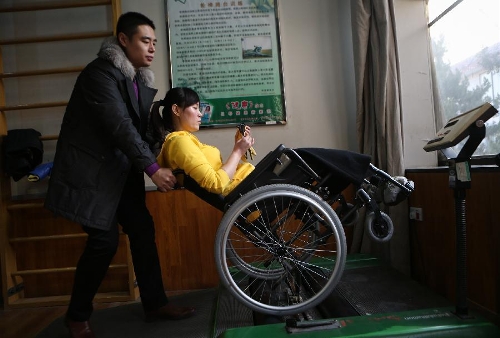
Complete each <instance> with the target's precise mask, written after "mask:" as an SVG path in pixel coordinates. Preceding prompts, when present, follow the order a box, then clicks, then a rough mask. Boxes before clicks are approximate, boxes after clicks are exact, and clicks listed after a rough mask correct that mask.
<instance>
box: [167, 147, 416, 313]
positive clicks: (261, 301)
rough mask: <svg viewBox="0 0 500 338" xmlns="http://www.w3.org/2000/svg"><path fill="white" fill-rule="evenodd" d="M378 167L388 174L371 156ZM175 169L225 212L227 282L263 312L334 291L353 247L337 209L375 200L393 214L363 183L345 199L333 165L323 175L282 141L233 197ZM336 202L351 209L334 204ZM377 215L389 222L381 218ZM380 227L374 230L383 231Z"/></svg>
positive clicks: (220, 265)
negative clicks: (332, 185) (352, 199)
mask: <svg viewBox="0 0 500 338" xmlns="http://www.w3.org/2000/svg"><path fill="white" fill-rule="evenodd" d="M370 168H371V169H372V170H375V173H377V174H379V175H380V174H382V173H383V174H385V173H384V172H383V171H380V173H379V172H377V170H378V169H376V168H375V167H374V166H371V164H370ZM174 173H175V174H176V176H177V178H178V182H179V183H180V185H181V186H182V187H183V188H185V189H188V190H190V191H191V192H193V193H194V194H195V195H197V196H198V197H200V198H201V199H203V200H204V201H206V202H207V203H209V204H211V205H212V206H214V207H216V208H217V209H219V210H221V211H223V212H224V214H223V217H222V219H221V222H220V224H219V227H218V230H217V233H216V240H215V260H216V266H217V269H218V273H219V276H220V278H221V282H222V283H223V285H224V286H225V287H226V288H227V289H228V290H229V292H230V293H232V294H233V296H235V298H236V299H238V300H239V301H241V302H242V303H244V304H245V305H246V306H248V307H249V308H251V309H252V310H254V311H257V312H261V313H266V314H272V315H282V316H284V315H292V314H297V313H300V312H304V311H306V310H307V309H310V308H312V307H314V306H316V305H318V304H319V303H320V302H321V301H323V300H324V299H325V298H326V297H327V296H328V295H329V294H330V293H331V292H332V291H333V289H334V288H335V286H336V285H337V284H338V282H339V281H340V278H341V276H342V273H343V270H344V266H345V260H346V255H347V245H346V238H345V234H344V230H343V226H342V222H341V220H340V219H339V217H338V215H337V212H339V214H342V215H343V219H348V218H350V217H352V214H353V213H354V212H357V211H358V210H359V209H360V208H361V207H363V206H364V205H368V206H369V208H370V209H371V210H375V211H377V210H378V212H379V213H380V214H379V215H380V216H378V217H385V216H384V215H385V214H383V213H381V212H380V210H379V209H378V206H377V204H376V202H375V201H374V199H373V198H371V196H370V195H369V194H368V193H367V192H366V191H365V190H364V189H363V187H362V186H358V188H357V189H358V190H357V194H356V195H357V197H356V200H357V202H356V205H355V206H352V205H351V206H350V205H348V204H346V203H345V201H344V202H343V197H342V195H341V193H340V192H331V191H329V189H328V186H326V184H327V183H328V182H329V181H330V180H332V175H333V174H332V173H330V172H327V173H326V174H325V175H324V176H323V177H321V176H320V175H319V174H318V173H317V172H316V171H315V170H313V168H312V167H311V166H310V165H308V164H307V163H306V162H305V161H304V159H303V158H302V157H301V156H299V154H298V153H297V152H296V151H295V150H293V149H290V148H286V147H285V146H284V145H282V144H280V145H279V146H278V147H277V148H276V149H275V150H274V151H272V152H270V153H268V154H267V155H266V156H265V157H264V158H263V159H262V160H261V161H260V162H259V163H258V164H257V165H256V167H255V169H254V171H253V172H252V173H251V174H250V175H249V176H248V177H247V178H245V180H243V181H242V182H241V183H240V184H239V185H238V186H237V187H236V188H235V189H234V190H233V191H232V192H231V193H230V194H228V195H227V196H225V197H224V196H222V195H218V194H214V193H210V192H208V191H206V190H205V189H203V188H201V187H200V186H199V185H198V184H197V183H196V182H195V181H194V180H193V179H192V178H191V177H189V176H188V175H186V174H185V173H184V172H182V171H179V170H177V171H174ZM383 176H384V178H385V179H388V180H390V181H391V182H392V181H394V180H393V179H392V178H391V177H390V176H389V175H387V174H385V175H383ZM366 182H368V181H366ZM366 182H365V183H366ZM396 183H397V184H399V183H398V182H396ZM347 185H348V184H347ZM403 188H404V186H403ZM406 190H407V189H405V191H406ZM336 202H340V206H341V207H343V208H344V209H343V210H344V211H342V210H340V209H339V210H337V212H336V211H334V210H333V209H332V204H334V203H336ZM346 208H347V209H346ZM346 210H347V211H346ZM387 218H388V219H389V220H390V218H389V217H388V216H387ZM374 219H376V220H377V222H374V223H376V224H377V225H380V224H381V221H380V218H374ZM391 225H392V222H391ZM382 228H384V227H382ZM379 230H380V229H377V235H374V238H380V236H378V233H380V231H379ZM382 230H383V229H382ZM390 235H392V232H391V233H390Z"/></svg>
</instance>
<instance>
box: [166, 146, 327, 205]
mask: <svg viewBox="0 0 500 338" xmlns="http://www.w3.org/2000/svg"><path fill="white" fill-rule="evenodd" d="M174 173H175V174H179V173H181V175H180V176H178V175H177V176H178V181H179V183H180V185H182V186H183V187H184V188H186V189H188V190H189V191H191V192H192V193H194V194H195V195H196V196H198V197H199V198H201V199H202V200H204V201H205V202H207V203H209V204H211V205H212V206H214V207H216V208H217V209H219V210H221V211H225V210H226V209H227V208H228V207H229V206H230V205H231V204H232V203H233V202H234V201H236V200H237V199H238V198H239V197H241V196H242V195H244V194H245V193H247V192H249V191H250V190H252V189H255V188H257V187H260V186H264V185H269V184H278V183H286V184H293V185H299V186H304V185H305V184H307V182H308V181H310V180H312V179H318V177H317V174H316V173H315V172H314V171H313V170H312V169H311V168H310V167H309V166H308V165H307V164H306V163H305V162H304V161H303V160H302V158H301V157H300V156H299V155H297V153H296V152H295V151H294V150H293V149H290V148H286V147H285V146H284V145H283V144H280V145H279V146H278V147H276V149H274V150H273V151H271V152H269V153H268V154H267V155H266V156H265V157H264V158H263V159H262V160H261V161H259V163H257V165H256V166H255V169H254V170H253V171H252V172H251V173H250V175H248V176H247V177H246V178H245V179H244V180H243V181H242V182H241V183H240V184H239V185H238V186H237V187H236V188H235V189H234V190H233V191H231V193H229V194H228V195H227V196H226V197H224V196H222V195H219V194H214V193H211V192H208V191H207V190H205V189H204V188H202V187H200V186H199V185H198V183H197V182H196V181H195V180H194V179H192V178H191V177H190V176H188V175H185V174H184V173H183V172H182V171H174Z"/></svg>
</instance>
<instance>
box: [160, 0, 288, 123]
mask: <svg viewBox="0 0 500 338" xmlns="http://www.w3.org/2000/svg"><path fill="white" fill-rule="evenodd" d="M165 4H166V12H167V15H166V17H167V23H168V39H169V48H170V59H171V80H172V85H173V86H174V87H190V88H192V89H194V90H196V91H197V92H198V94H199V95H200V101H201V102H200V107H201V111H202V113H203V117H202V127H203V126H205V127H214V126H229V125H234V124H236V123H241V122H244V123H246V124H284V123H286V114H285V107H284V101H285V100H284V96H283V93H284V90H283V79H282V75H281V74H282V73H281V55H280V46H279V30H278V20H277V7H276V6H277V1H272V0H262V1H259V0H239V1H203V0H166V1H165Z"/></svg>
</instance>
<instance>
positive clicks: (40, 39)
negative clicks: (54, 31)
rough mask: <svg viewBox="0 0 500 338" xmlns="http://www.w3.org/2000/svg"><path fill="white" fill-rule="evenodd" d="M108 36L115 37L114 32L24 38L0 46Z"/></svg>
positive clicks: (6, 41)
mask: <svg viewBox="0 0 500 338" xmlns="http://www.w3.org/2000/svg"><path fill="white" fill-rule="evenodd" d="M107 36H113V32H94V33H80V34H66V35H53V36H40V37H34V38H24V39H8V40H0V46H2V45H19V44H24V43H38V42H53V41H67V40H83V39H95V38H104V37H107Z"/></svg>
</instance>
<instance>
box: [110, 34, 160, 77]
mask: <svg viewBox="0 0 500 338" xmlns="http://www.w3.org/2000/svg"><path fill="white" fill-rule="evenodd" d="M118 39H119V41H120V44H121V45H122V47H124V49H125V54H126V55H127V58H128V59H129V60H130V62H131V63H132V65H133V66H134V68H136V69H137V68H140V67H149V66H151V62H152V61H153V58H154V55H155V46H156V41H157V40H156V35H155V31H154V29H153V28H152V27H150V26H148V25H140V26H137V33H135V34H134V35H133V36H132V39H129V38H128V37H127V36H126V35H125V34H123V33H120V34H119V35H118Z"/></svg>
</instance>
